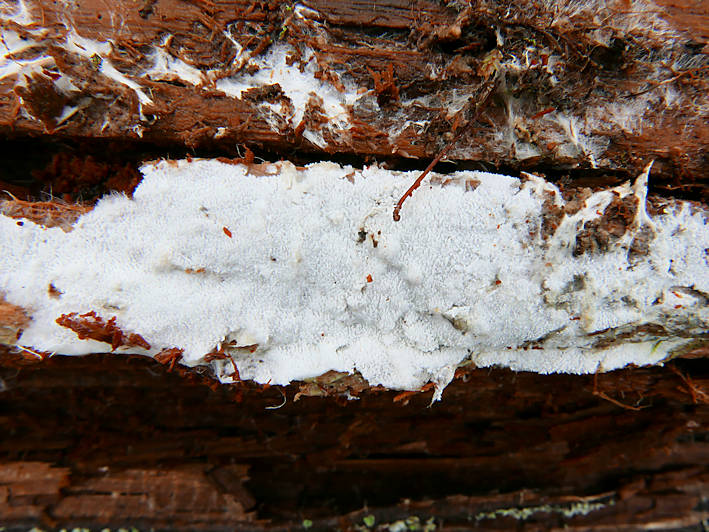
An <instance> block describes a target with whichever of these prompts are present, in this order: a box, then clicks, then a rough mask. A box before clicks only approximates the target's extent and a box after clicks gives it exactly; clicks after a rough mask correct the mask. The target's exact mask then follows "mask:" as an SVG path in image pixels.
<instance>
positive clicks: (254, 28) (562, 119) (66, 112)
mask: <svg viewBox="0 0 709 532" xmlns="http://www.w3.org/2000/svg"><path fill="white" fill-rule="evenodd" d="M13 4H14V6H15V8H14V9H15V11H12V8H13ZM20 7H22V8H24V11H20ZM20 12H22V13H23V17H19V16H18V13H20ZM4 15H5V17H6V18H5V19H4V20H3V21H2V25H3V28H4V31H5V32H8V31H11V32H14V33H13V35H16V36H17V37H16V38H17V39H20V40H22V42H23V43H24V44H22V46H21V47H20V48H14V47H12V46H10V45H8V49H9V50H10V51H9V52H7V55H8V59H10V60H15V61H17V62H18V63H21V64H22V65H24V66H23V67H22V68H20V69H19V72H17V73H15V74H14V75H13V74H12V73H11V72H12V71H8V73H5V74H4V76H3V78H2V79H1V80H0V130H1V131H3V132H5V134H7V135H20V136H24V135H28V134H31V135H41V134H50V135H52V136H53V138H57V139H58V138H63V139H76V138H90V139H121V140H122V141H124V140H126V139H128V138H133V139H137V140H139V141H142V142H143V143H159V144H161V145H163V146H165V145H168V146H172V147H173V149H179V147H180V146H188V147H190V148H193V149H195V150H200V149H203V150H207V149H211V150H217V151H220V152H222V153H223V152H224V151H225V150H228V151H231V152H234V151H235V145H236V144H240V143H245V144H247V145H249V146H251V147H252V148H260V149H261V150H264V151H265V152H268V153H271V154H277V155H278V156H279V157H283V156H287V155H290V154H292V153H293V152H296V153H300V154H301V155H302V154H307V153H309V154H310V156H311V157H316V158H323V157H333V156H339V157H342V156H347V155H351V156H356V157H366V158H370V159H371V158H377V159H379V160H387V159H389V160H395V161H399V164H402V159H403V158H414V159H420V158H424V159H425V158H433V157H434V156H435V155H436V154H437V153H438V152H440V151H441V150H442V149H443V148H444V147H445V146H446V144H447V143H449V142H450V141H451V139H452V138H453V136H454V134H456V133H459V132H460V130H461V129H463V130H464V132H462V133H461V134H460V136H459V137H458V138H457V140H456V142H455V146H454V148H453V149H452V151H451V153H450V154H449V158H450V159H451V160H455V161H459V162H461V163H464V162H468V163H476V164H478V165H482V167H484V168H491V167H497V168H502V169H508V170H511V171H518V170H519V169H530V168H531V169H536V170H539V171H547V172H550V173H552V174H553V175H552V177H560V172H561V173H562V174H561V175H563V173H567V174H568V173H569V172H570V173H571V175H572V176H576V177H578V176H581V175H583V176H586V177H588V176H596V177H598V176H599V175H610V176H616V175H620V177H621V178H627V177H628V176H630V175H633V176H634V175H637V174H639V173H640V171H641V170H642V168H643V167H644V166H645V164H647V162H649V161H650V160H653V159H654V160H656V163H655V166H654V175H655V184H656V185H658V186H660V187H663V188H664V190H672V191H674V192H675V193H679V192H681V193H683V194H685V195H687V194H690V195H692V194H693V195H694V197H697V196H698V195H701V194H703V190H704V189H705V178H706V170H707V159H706V152H707V145H708V143H709V126H707V124H708V123H709V122H708V121H707V114H708V112H709V104H708V102H707V99H706V94H707V80H708V79H709V71H708V70H707V69H708V68H709V55H708V54H707V50H708V48H707V39H708V33H707V30H706V28H707V27H709V8H707V5H706V3H705V2H700V1H691V0H683V1H670V0H657V1H655V2H654V3H643V4H640V3H633V2H621V1H618V2H611V3H605V2H603V3H598V4H597V3H595V2H587V3H580V4H573V5H572V6H566V5H565V3H563V2H551V3H549V4H542V3H537V2H524V3H522V4H519V3H515V2H512V3H509V2H485V1H483V2H473V3H471V4H468V3H465V2H451V3H448V4H445V3H441V2H431V1H420V2H408V1H407V2H403V1H399V0H389V1H384V2H382V1H376V2H372V1H363V2H354V3H340V2H328V1H319V0H308V1H305V2H302V3H299V4H293V5H291V4H288V3H281V2H255V3H254V2H241V1H217V2H211V1H209V2H204V1H185V0H159V1H155V0H140V1H138V0H133V1H129V2H120V3H109V4H106V3H102V2H96V1H93V0H81V1H73V2H49V1H45V0H23V1H22V2H19V0H17V1H16V2H6V7H5V13H4ZM12 15H15V16H14V20H13V17H12ZM82 39H83V40H82ZM87 40H88V41H87ZM7 42H9V40H8V39H6V43H7ZM87 42H94V43H101V44H103V45H104V46H105V48H103V49H101V50H98V51H97V52H92V51H90V50H89V49H88V48H87V46H88V45H87ZM77 43H78V44H77ZM81 43H83V44H81ZM276 51H281V52H282V53H283V54H286V62H287V65H286V66H289V67H293V68H295V69H297V70H298V71H299V74H297V75H296V76H293V75H292V73H293V72H295V71H289V72H290V73H288V74H287V75H284V76H283V77H281V78H278V76H276V77H274V74H273V69H269V64H268V61H270V60H272V59H273V57H274V56H273V55H269V54H272V53H275V52H276ZM37 62H39V63H40V66H41V67H36V63H37ZM33 65H34V66H33ZM286 66H284V68H286ZM271 67H275V65H271ZM188 70H189V72H188V73H185V72H187V71H188ZM259 76H260V77H259ZM57 79H61V80H62V82H61V83H64V81H66V82H70V83H71V84H73V88H71V89H67V88H66V83H64V84H63V85H62V84H61V83H59V82H56V80H57ZM289 79H292V82H293V83H294V84H295V85H299V84H300V85H302V84H303V83H304V82H305V81H308V80H309V81H312V82H314V83H315V84H314V85H312V86H308V87H305V86H303V87H301V89H303V92H304V94H301V95H299V96H296V95H294V94H293V91H292V90H291V89H290V88H289V87H288V86H287V84H288V83H289ZM269 80H271V81H269ZM220 83H221V84H220ZM230 83H231V86H237V87H238V88H239V90H236V89H234V90H236V93H234V91H233V90H232V91H231V92H230V90H229V89H228V87H229V86H230V85H229V84H230ZM281 85H283V86H281ZM313 87H315V88H314V89H313ZM237 93H238V94H237ZM331 100H332V101H331ZM332 102H335V103H333V105H335V104H336V106H339V107H338V110H337V113H336V116H335V114H333V111H332V109H331V108H330V107H329V105H330V104H331V103H332ZM578 170H581V171H582V172H580V173H579V172H576V171H578Z"/></svg>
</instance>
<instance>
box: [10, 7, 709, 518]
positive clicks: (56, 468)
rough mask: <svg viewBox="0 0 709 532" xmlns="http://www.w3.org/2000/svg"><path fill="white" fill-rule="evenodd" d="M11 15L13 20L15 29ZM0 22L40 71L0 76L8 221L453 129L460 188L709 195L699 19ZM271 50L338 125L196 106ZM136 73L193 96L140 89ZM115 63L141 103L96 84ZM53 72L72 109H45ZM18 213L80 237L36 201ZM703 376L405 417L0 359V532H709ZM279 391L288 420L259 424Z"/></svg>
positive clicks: (468, 15) (316, 383)
mask: <svg viewBox="0 0 709 532" xmlns="http://www.w3.org/2000/svg"><path fill="white" fill-rule="evenodd" d="M20 6H25V7H26V9H27V13H29V17H30V19H22V17H19V16H16V15H17V14H18V13H20V12H19V11H16V10H17V9H19V7H20ZM293 8H297V9H293ZM3 9H4V11H3V16H2V18H0V26H1V27H2V28H3V31H6V32H7V31H11V32H14V34H16V35H17V36H18V39H20V40H22V42H26V43H27V42H29V43H31V46H29V47H26V48H23V49H22V50H17V51H15V52H13V54H11V55H7V54H6V57H5V60H6V62H8V63H7V64H15V65H24V64H30V63H32V61H35V60H40V61H44V63H42V68H41V69H39V70H31V71H28V72H27V73H26V74H27V77H26V78H24V77H23V76H24V75H25V74H18V75H6V74H7V72H6V71H3V77H2V78H1V79H0V132H2V134H3V135H4V138H5V140H4V147H3V152H4V157H5V161H6V162H5V164H4V165H3V168H2V169H0V179H1V180H2V181H3V183H2V185H3V188H4V189H6V190H8V191H10V192H12V193H13V194H14V195H15V196H17V197H18V198H20V199H30V198H31V197H34V198H41V194H40V192H41V191H45V192H46V191H47V190H48V189H51V191H52V192H53V193H54V194H55V195H57V196H60V197H61V196H64V199H66V200H68V201H77V200H82V201H83V202H85V203H86V202H90V201H91V200H93V199H94V198H96V197H98V196H100V195H101V194H103V193H104V192H106V191H108V190H123V191H130V190H132V188H133V187H134V186H135V183H137V180H138V179H139V176H138V175H137V171H136V167H137V163H138V162H140V161H142V160H146V159H149V158H157V157H166V156H173V157H175V156H181V155H184V154H187V153H195V154H198V155H205V156H212V155H227V156H235V155H237V148H236V145H237V144H246V145H247V146H249V147H250V148H252V149H253V150H255V151H256V152H257V155H263V156H264V157H266V158H274V157H283V156H287V157H289V158H291V159H294V160H301V161H308V160H318V159H322V158H339V159H340V160H354V161H370V160H373V159H376V160H379V161H385V162H386V163H387V164H389V165H391V166H392V167H396V168H399V167H402V168H410V167H421V168H422V167H425V165H426V162H427V161H428V160H430V159H432V158H433V157H434V156H435V155H436V154H437V153H438V152H440V150H441V149H443V148H444V147H445V146H446V144H447V143H448V142H450V140H451V139H452V138H453V135H454V134H456V133H457V132H459V130H460V128H464V131H463V133H462V134H461V135H460V138H459V140H457V142H456V144H455V146H453V148H452V150H451V152H450V154H449V158H450V159H451V160H453V161H456V162H457V165H458V166H457V167H461V168H486V169H492V168H496V169H501V170H504V171H507V172H511V173H513V174H514V173H516V172H519V171H520V170H522V169H526V170H528V171H529V170H534V171H536V172H539V173H543V174H546V175H547V176H548V177H549V178H551V179H556V180H560V181H561V183H562V184H565V185H566V186H569V187H571V186H594V187H596V186H608V185H611V184H616V183H618V182H620V181H622V180H624V179H627V178H628V177H629V176H635V175H637V174H638V173H639V172H640V171H641V170H642V167H643V166H644V165H645V164H646V163H647V162H648V161H649V160H651V159H655V160H656V163H655V166H654V169H653V187H654V189H653V190H654V192H655V193H656V194H658V195H660V196H665V197H672V196H675V197H680V198H686V199H693V200H699V201H703V202H706V200H707V193H706V184H707V182H706V175H707V168H708V161H707V156H706V153H707V144H708V143H709V128H708V126H707V124H709V121H707V109H708V108H709V104H707V101H706V91H707V88H708V87H707V80H708V79H709V74H708V70H707V68H708V67H709V54H708V52H709V48H708V46H709V45H708V44H707V43H708V42H709V41H708V40H709V33H708V32H707V28H709V10H708V9H707V7H706V5H705V4H704V3H701V2H691V1H688V0H686V1H669V0H657V1H656V2H654V4H652V5H639V4H633V3H624V2H617V3H612V4H609V5H608V6H605V5H604V6H602V8H599V6H597V5H596V4H594V3H592V2H589V3H587V4H586V5H585V6H577V7H576V8H574V9H571V8H565V7H563V6H562V5H561V3H557V4H551V7H548V6H547V7H544V6H542V5H540V4H538V3H533V2H528V3H524V4H522V5H518V4H508V3H492V2H478V3H475V5H474V7H473V8H472V9H468V8H467V6H466V5H465V4H464V3H462V2H452V3H449V4H448V5H444V4H443V3H440V2H399V1H394V0H392V1H389V2H381V1H377V2H350V3H347V4H345V3H338V2H328V1H319V0H312V1H311V0H309V1H304V2H302V3H301V4H297V5H292V6H291V5H289V4H281V3H277V2H260V3H249V2H238V1H232V2H227V1H218V2H214V3H213V2H204V1H193V2H186V1H185V2H182V1H177V0H157V1H152V0H148V1H147V2H142V1H141V2H123V3H110V5H109V7H108V9H107V6H106V4H105V3H101V2H92V1H78V2H71V3H53V2H48V1H45V0H27V1H26V2H23V3H20V2H13V1H9V2H6V3H5V4H4V6H3ZM599 9H600V11H599ZM603 10H605V11H603ZM599 13H600V14H599ZM11 14H14V15H15V16H10V15H11ZM72 31H73V32H75V34H76V35H79V36H81V37H82V38H84V39H90V40H94V41H97V42H98V41H100V42H104V41H110V42H111V45H110V47H109V48H108V50H107V51H106V52H105V53H101V54H93V55H92V54H88V53H87V54H83V55H82V51H81V50H77V49H69V48H70V47H69V46H68V44H69V43H70V42H74V41H77V39H76V38H74V37H72V35H73V34H72ZM23 39H24V40H23ZM5 43H6V44H7V46H9V44H8V43H9V40H8V39H6V40H5ZM7 46H6V48H7ZM279 47H281V48H283V49H287V50H288V57H289V59H288V60H289V61H291V62H292V65H295V67H296V68H298V69H302V72H306V73H308V75H310V76H311V77H312V78H313V79H316V80H317V82H318V83H320V84H321V85H319V86H320V87H322V88H323V91H324V92H323V95H324V94H330V92H331V93H332V94H333V95H335V96H334V98H335V99H336V101H338V102H344V104H343V110H344V115H342V116H341V117H339V118H338V119H337V120H335V119H333V117H332V116H330V115H329V114H328V112H329V111H328V108H327V102H326V101H325V100H324V99H323V97H321V96H322V95H320V94H308V95H306V97H305V98H304V99H303V100H302V101H301V102H300V103H298V101H295V99H294V96H293V95H292V94H290V95H289V92H288V90H287V89H286V87H281V86H280V85H279V84H276V83H266V82H260V83H253V84H250V85H249V84H247V85H245V86H244V87H243V92H242V93H241V95H240V97H236V96H234V95H233V94H228V93H227V92H225V90H226V89H224V86H223V85H222V89H219V88H218V83H219V81H220V80H224V79H239V80H242V81H243V80H253V79H254V78H255V77H256V76H257V74H258V72H259V71H260V70H264V69H267V67H268V64H267V61H266V60H265V59H264V58H267V57H269V56H268V54H269V53H272V52H273V51H274V50H276V49H279ZM156 50H162V52H163V53H164V54H165V57H167V58H169V60H170V61H173V62H174V61H177V60H180V61H182V62H183V63H184V64H185V65H187V66H189V67H191V68H193V69H196V70H197V71H198V72H199V73H200V74H199V76H201V77H200V78H199V80H197V81H195V82H194V83H192V82H190V81H188V79H187V74H184V73H183V74H180V75H177V74H175V73H174V72H173V74H170V75H167V74H156V73H155V72H154V70H155V69H154V67H155V64H156V58H155V57H156V56H155V55H154V53H155V52H156ZM43 58H44V59H43ZM264 61H266V62H265V63H264ZM173 64H174V63H173ZM109 65H110V66H112V67H113V68H115V69H116V71H117V72H119V73H120V74H121V75H122V76H124V77H125V79H127V80H129V81H131V82H132V83H135V84H136V86H137V87H138V89H139V90H140V91H142V92H143V93H144V94H145V95H146V96H147V97H148V98H149V99H150V102H149V103H145V102H141V99H140V96H139V94H138V92H137V91H136V90H135V88H131V87H130V86H128V85H126V84H125V83H119V82H117V81H116V80H115V79H114V78H111V77H109V76H107V75H106V72H107V71H106V70H104V69H105V68H106V67H107V66H109ZM308 65H310V66H308ZM151 69H152V70H153V73H152V74H150V75H148V74H147V73H146V72H147V71H150V70H151ZM309 69H310V70H309ZM61 76H64V77H66V78H67V79H69V80H71V82H72V83H73V84H74V86H75V88H76V90H69V91H64V90H61V89H60V88H58V86H57V84H56V83H55V82H56V81H57V79H59V78H58V77H61ZM23 80H24V81H23ZM18 81H19V82H20V83H18ZM489 85H492V86H493V87H494V90H493V91H491V93H490V94H489V95H488V94H487V92H486V91H485V90H483V89H484V87H487V86H489ZM327 91H330V92H327ZM338 98H339V99H338ZM299 105H300V106H301V107H300V108H299V107H298V106H299ZM480 105H482V106H483V107H484V109H483V112H481V113H480V114H479V115H477V116H476V113H475V111H476V110H477V108H478V107H479V106H480ZM66 109H75V110H74V111H73V114H71V115H69V116H68V117H67V116H64V114H63V113H64V111H65V110H66ZM299 109H300V111H302V112H301V113H300V114H299ZM20 149H30V150H32V151H33V153H34V156H33V157H26V156H24V155H22V154H21V153H20ZM348 158H349V159H348ZM443 168H444V169H446V168H447V167H445V166H443ZM35 209H36V211H37V213H36V214H37V216H38V217H40V218H41V217H42V216H44V217H45V218H46V217H47V216H49V217H50V218H55V217H56V216H57V214H56V212H55V211H57V210H60V211H62V213H63V215H66V216H67V217H68V218H71V217H72V216H73V215H74V213H72V212H67V209H66V208H65V206H61V204H56V203H54V204H51V205H50V206H40V207H36V208H35ZM43 209H44V210H43ZM47 210H50V211H51V212H50V213H49V214H47V212H46V211H47ZM0 317H1V318H0V325H1V327H0V333H1V334H2V342H3V343H12V335H13V333H14V331H16V330H17V328H18V327H19V326H20V325H21V323H22V321H23V319H25V318H24V317H23V315H22V312H21V311H20V310H18V309H16V308H12V307H6V306H5V305H2V306H0ZM705 357H706V348H699V349H697V350H695V351H694V352H693V353H690V354H688V355H687V356H685V357H683V358H681V359H678V360H676V361H673V362H672V363H670V364H668V365H667V366H665V367H656V368H629V369H624V370H621V371H615V372H612V373H609V374H603V375H599V376H597V382H595V384H594V377H593V376H568V375H551V376H541V375H533V374H527V373H517V374H515V373H513V372H511V371H508V370H493V371H488V370H474V369H468V370H465V371H460V372H459V374H458V376H457V378H456V380H455V381H454V382H453V383H452V384H451V385H450V386H449V388H448V389H447V391H446V396H445V400H444V402H443V403H441V404H437V405H435V406H434V407H433V408H431V409H427V408H426V406H427V405H428V402H429V400H430V393H421V394H416V395H410V396H409V395H401V394H397V393H396V392H389V391H384V390H371V389H368V388H367V387H366V385H365V384H363V383H362V382H361V379H359V380H358V379H357V377H356V376H355V377H341V376H337V375H330V376H327V377H325V378H322V379H320V380H318V379H315V380H312V381H309V382H306V383H299V384H294V385H291V386H289V387H286V388H284V389H282V390H280V389H276V388H275V387H274V388H270V389H262V388H261V387H258V386H255V385H252V384H249V383H242V384H240V385H235V386H216V385H215V384H214V383H213V381H211V380H209V378H208V377H206V376H202V375H201V374H200V373H199V372H187V371H186V370H183V369H181V368H179V367H178V369H177V370H176V371H174V372H168V371H167V368H166V367H165V366H162V365H159V364H157V363H156V362H154V361H151V360H145V359H142V358H139V357H115V356H110V355H100V354H97V355H91V356H88V357H85V358H61V357H53V358H51V359H49V360H45V361H44V362H42V363H41V364H38V363H35V362H34V361H33V358H34V357H33V355H31V354H29V353H25V354H24V355H20V354H17V353H15V352H12V351H11V350H9V349H6V348H3V350H2V352H0V430H1V431H2V433H3V434H4V435H5V437H4V438H2V443H0V516H1V517H0V519H2V520H4V521H2V522H0V525H4V526H7V527H9V528H13V527H15V528H18V529H21V528H22V527H26V526H34V525H39V526H44V527H62V526H90V527H99V526H100V527H103V526H110V527H113V526H138V527H145V528H149V527H156V528H175V529H213V530H218V529H223V528H226V527H231V526H239V527H242V528H245V529H254V530H261V529H264V530H271V529H285V528H297V527H303V526H304V524H305V525H308V524H310V522H312V526H313V527H315V528H322V529H332V528H335V527H339V528H342V529H355V528H357V527H366V526H367V525H368V524H369V523H371V520H369V516H370V515H371V516H373V517H374V525H373V527H381V529H386V528H385V527H384V525H385V524H392V523H397V522H399V521H403V522H404V525H405V526H409V527H410V528H411V529H415V527H416V526H419V527H420V528H423V527H424V526H425V525H426V523H427V522H428V521H429V519H433V521H431V523H432V524H435V525H436V527H437V529H447V528H448V529H456V528H460V527H472V526H484V527H488V528H509V527H510V526H518V527H520V528H528V529H538V528H544V529H547V528H555V527H559V528H560V527H567V528H574V527H576V528H583V529H588V528H596V529H611V528H612V529H618V528H628V529H635V528H639V527H655V528H657V527H660V528H683V527H685V528H690V529H691V528H692V527H694V528H698V527H699V526H700V523H702V521H703V520H704V521H705V520H706V519H707V518H708V517H709V516H708V512H709V507H708V506H707V480H708V479H709V473H708V472H707V466H706V464H707V463H708V462H709V444H708V443H707V434H708V432H707V422H708V421H709V415H708V413H709V411H708V410H707V401H708V400H709V398H708V396H707V393H709V392H707V390H708V389H709V388H708V387H709V375H708V374H707V371H706V364H705V360H704V358H705ZM346 392H351V393H353V394H358V395H360V397H361V398H360V400H359V401H349V402H348V401H346V400H345V399H344V398H343V397H344V394H345V393H346ZM282 393H283V394H285V396H286V399H287V401H286V403H285V405H284V406H283V407H282V408H280V409H278V410H264V409H265V408H266V407H272V406H278V405H280V404H281V402H282V395H281V394H282ZM296 398H297V401H296V400H295V399H296ZM365 518H367V520H365ZM407 519H408V520H409V522H408V523H406V520H407ZM417 523H418V524H417ZM397 526H398V525H397ZM373 527H370V528H373Z"/></svg>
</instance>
